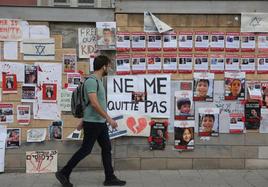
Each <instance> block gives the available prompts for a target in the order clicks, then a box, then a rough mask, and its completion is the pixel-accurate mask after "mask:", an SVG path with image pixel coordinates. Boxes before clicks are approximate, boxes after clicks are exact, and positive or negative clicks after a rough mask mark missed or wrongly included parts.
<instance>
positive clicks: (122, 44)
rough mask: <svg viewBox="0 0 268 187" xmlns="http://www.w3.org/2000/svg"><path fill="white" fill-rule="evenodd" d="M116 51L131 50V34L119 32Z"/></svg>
mask: <svg viewBox="0 0 268 187" xmlns="http://www.w3.org/2000/svg"><path fill="white" fill-rule="evenodd" d="M116 50H117V51H129V50H130V33H129V32H117V33H116Z"/></svg>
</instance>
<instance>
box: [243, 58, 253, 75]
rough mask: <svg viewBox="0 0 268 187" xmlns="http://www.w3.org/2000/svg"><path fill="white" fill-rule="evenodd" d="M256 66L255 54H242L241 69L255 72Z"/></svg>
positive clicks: (251, 72)
mask: <svg viewBox="0 0 268 187" xmlns="http://www.w3.org/2000/svg"><path fill="white" fill-rule="evenodd" d="M255 66H256V64H255V55H241V71H243V72H246V73H247V74H248V73H250V74H253V73H255V70H256V69H255Z"/></svg>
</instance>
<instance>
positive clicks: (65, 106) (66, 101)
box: [60, 89, 73, 111]
mask: <svg viewBox="0 0 268 187" xmlns="http://www.w3.org/2000/svg"><path fill="white" fill-rule="evenodd" d="M72 93H73V92H70V91H68V90H67V89H62V91H61V98H60V108H61V111H71V100H72Z"/></svg>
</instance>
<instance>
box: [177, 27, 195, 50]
mask: <svg viewBox="0 0 268 187" xmlns="http://www.w3.org/2000/svg"><path fill="white" fill-rule="evenodd" d="M178 48H179V51H182V52H183V51H193V32H179V37H178Z"/></svg>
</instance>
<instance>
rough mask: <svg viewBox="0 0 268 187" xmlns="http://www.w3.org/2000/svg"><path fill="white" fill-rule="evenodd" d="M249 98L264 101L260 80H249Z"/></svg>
mask: <svg viewBox="0 0 268 187" xmlns="http://www.w3.org/2000/svg"><path fill="white" fill-rule="evenodd" d="M247 99H253V100H259V101H262V94H261V82H260V81H247Z"/></svg>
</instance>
